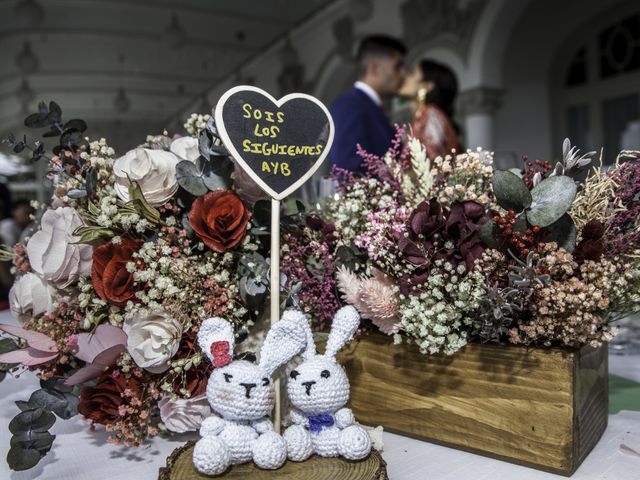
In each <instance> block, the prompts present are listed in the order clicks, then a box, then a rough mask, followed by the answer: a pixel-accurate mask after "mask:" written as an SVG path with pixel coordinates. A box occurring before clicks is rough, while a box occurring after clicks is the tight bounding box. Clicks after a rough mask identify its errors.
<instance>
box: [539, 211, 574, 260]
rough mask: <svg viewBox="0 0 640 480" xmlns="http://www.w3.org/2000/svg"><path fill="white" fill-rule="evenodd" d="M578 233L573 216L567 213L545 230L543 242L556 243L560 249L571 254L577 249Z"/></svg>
mask: <svg viewBox="0 0 640 480" xmlns="http://www.w3.org/2000/svg"><path fill="white" fill-rule="evenodd" d="M576 233H577V232H576V224H575V223H574V222H573V219H572V218H571V215H569V214H568V213H565V214H564V215H563V216H562V217H560V218H559V219H558V220H557V221H555V222H554V223H552V224H551V225H549V226H548V227H547V228H545V229H544V230H543V232H542V241H543V242H545V243H548V242H556V243H557V244H558V246H559V247H562V248H564V249H565V250H566V251H567V252H569V253H571V252H573V250H574V248H575V247H576Z"/></svg>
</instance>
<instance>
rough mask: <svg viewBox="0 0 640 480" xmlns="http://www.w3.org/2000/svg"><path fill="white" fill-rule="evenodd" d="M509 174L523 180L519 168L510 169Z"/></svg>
mask: <svg viewBox="0 0 640 480" xmlns="http://www.w3.org/2000/svg"><path fill="white" fill-rule="evenodd" d="M509 172H511V173H513V174H514V175H516V176H517V177H519V178H522V170H520V169H519V168H510V169H509Z"/></svg>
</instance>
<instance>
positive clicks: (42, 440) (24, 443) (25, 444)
mask: <svg viewBox="0 0 640 480" xmlns="http://www.w3.org/2000/svg"><path fill="white" fill-rule="evenodd" d="M55 438H56V436H55V435H51V434H50V433H49V432H31V433H18V434H17V435H14V436H13V437H11V442H10V445H11V447H12V448H13V447H19V448H25V449H28V448H33V449H35V450H38V451H39V452H40V453H42V454H45V453H47V452H48V451H49V450H51V445H52V443H53V440H54V439H55Z"/></svg>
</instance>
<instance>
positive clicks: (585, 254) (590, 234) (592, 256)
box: [573, 220, 604, 263]
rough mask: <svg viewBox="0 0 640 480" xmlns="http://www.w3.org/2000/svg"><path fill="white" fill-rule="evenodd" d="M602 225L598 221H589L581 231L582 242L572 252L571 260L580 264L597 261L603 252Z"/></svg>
mask: <svg viewBox="0 0 640 480" xmlns="http://www.w3.org/2000/svg"><path fill="white" fill-rule="evenodd" d="M603 237H604V225H603V224H602V222H600V221H599V220H591V221H590V222H589V223H587V224H586V225H585V226H584V228H583V229H582V240H581V241H580V243H578V245H576V248H575V250H574V251H573V258H574V259H575V260H576V261H577V262H578V263H582V262H584V261H585V260H594V261H598V260H600V258H601V257H602V253H603V252H604V239H603Z"/></svg>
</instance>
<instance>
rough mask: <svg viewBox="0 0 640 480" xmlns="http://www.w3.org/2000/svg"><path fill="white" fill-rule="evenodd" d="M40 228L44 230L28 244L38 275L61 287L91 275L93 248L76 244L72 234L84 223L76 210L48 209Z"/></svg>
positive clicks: (68, 208) (37, 233) (31, 262)
mask: <svg viewBox="0 0 640 480" xmlns="http://www.w3.org/2000/svg"><path fill="white" fill-rule="evenodd" d="M40 225H41V230H40V231H38V232H36V233H35V234H34V235H33V237H31V239H30V240H29V243H28V244H27V255H28V256H29V263H30V264H31V268H33V270H34V271H35V272H36V273H39V274H40V275H41V276H42V277H43V278H44V279H45V280H48V281H50V282H51V283H53V284H54V285H55V286H56V287H58V288H64V287H68V286H69V285H71V284H72V283H74V282H76V281H78V279H79V278H80V277H88V276H89V275H91V257H92V255H93V248H92V247H91V246H90V245H84V244H78V243H76V242H78V241H79V240H80V238H79V237H76V236H74V235H73V232H74V231H75V230H76V228H78V227H81V226H82V225H84V223H83V222H82V219H81V218H80V216H79V215H78V214H77V213H76V211H75V210H74V209H73V208H70V207H58V208H56V209H55V210H47V211H46V212H45V214H44V215H43V216H42V220H41V222H40Z"/></svg>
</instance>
